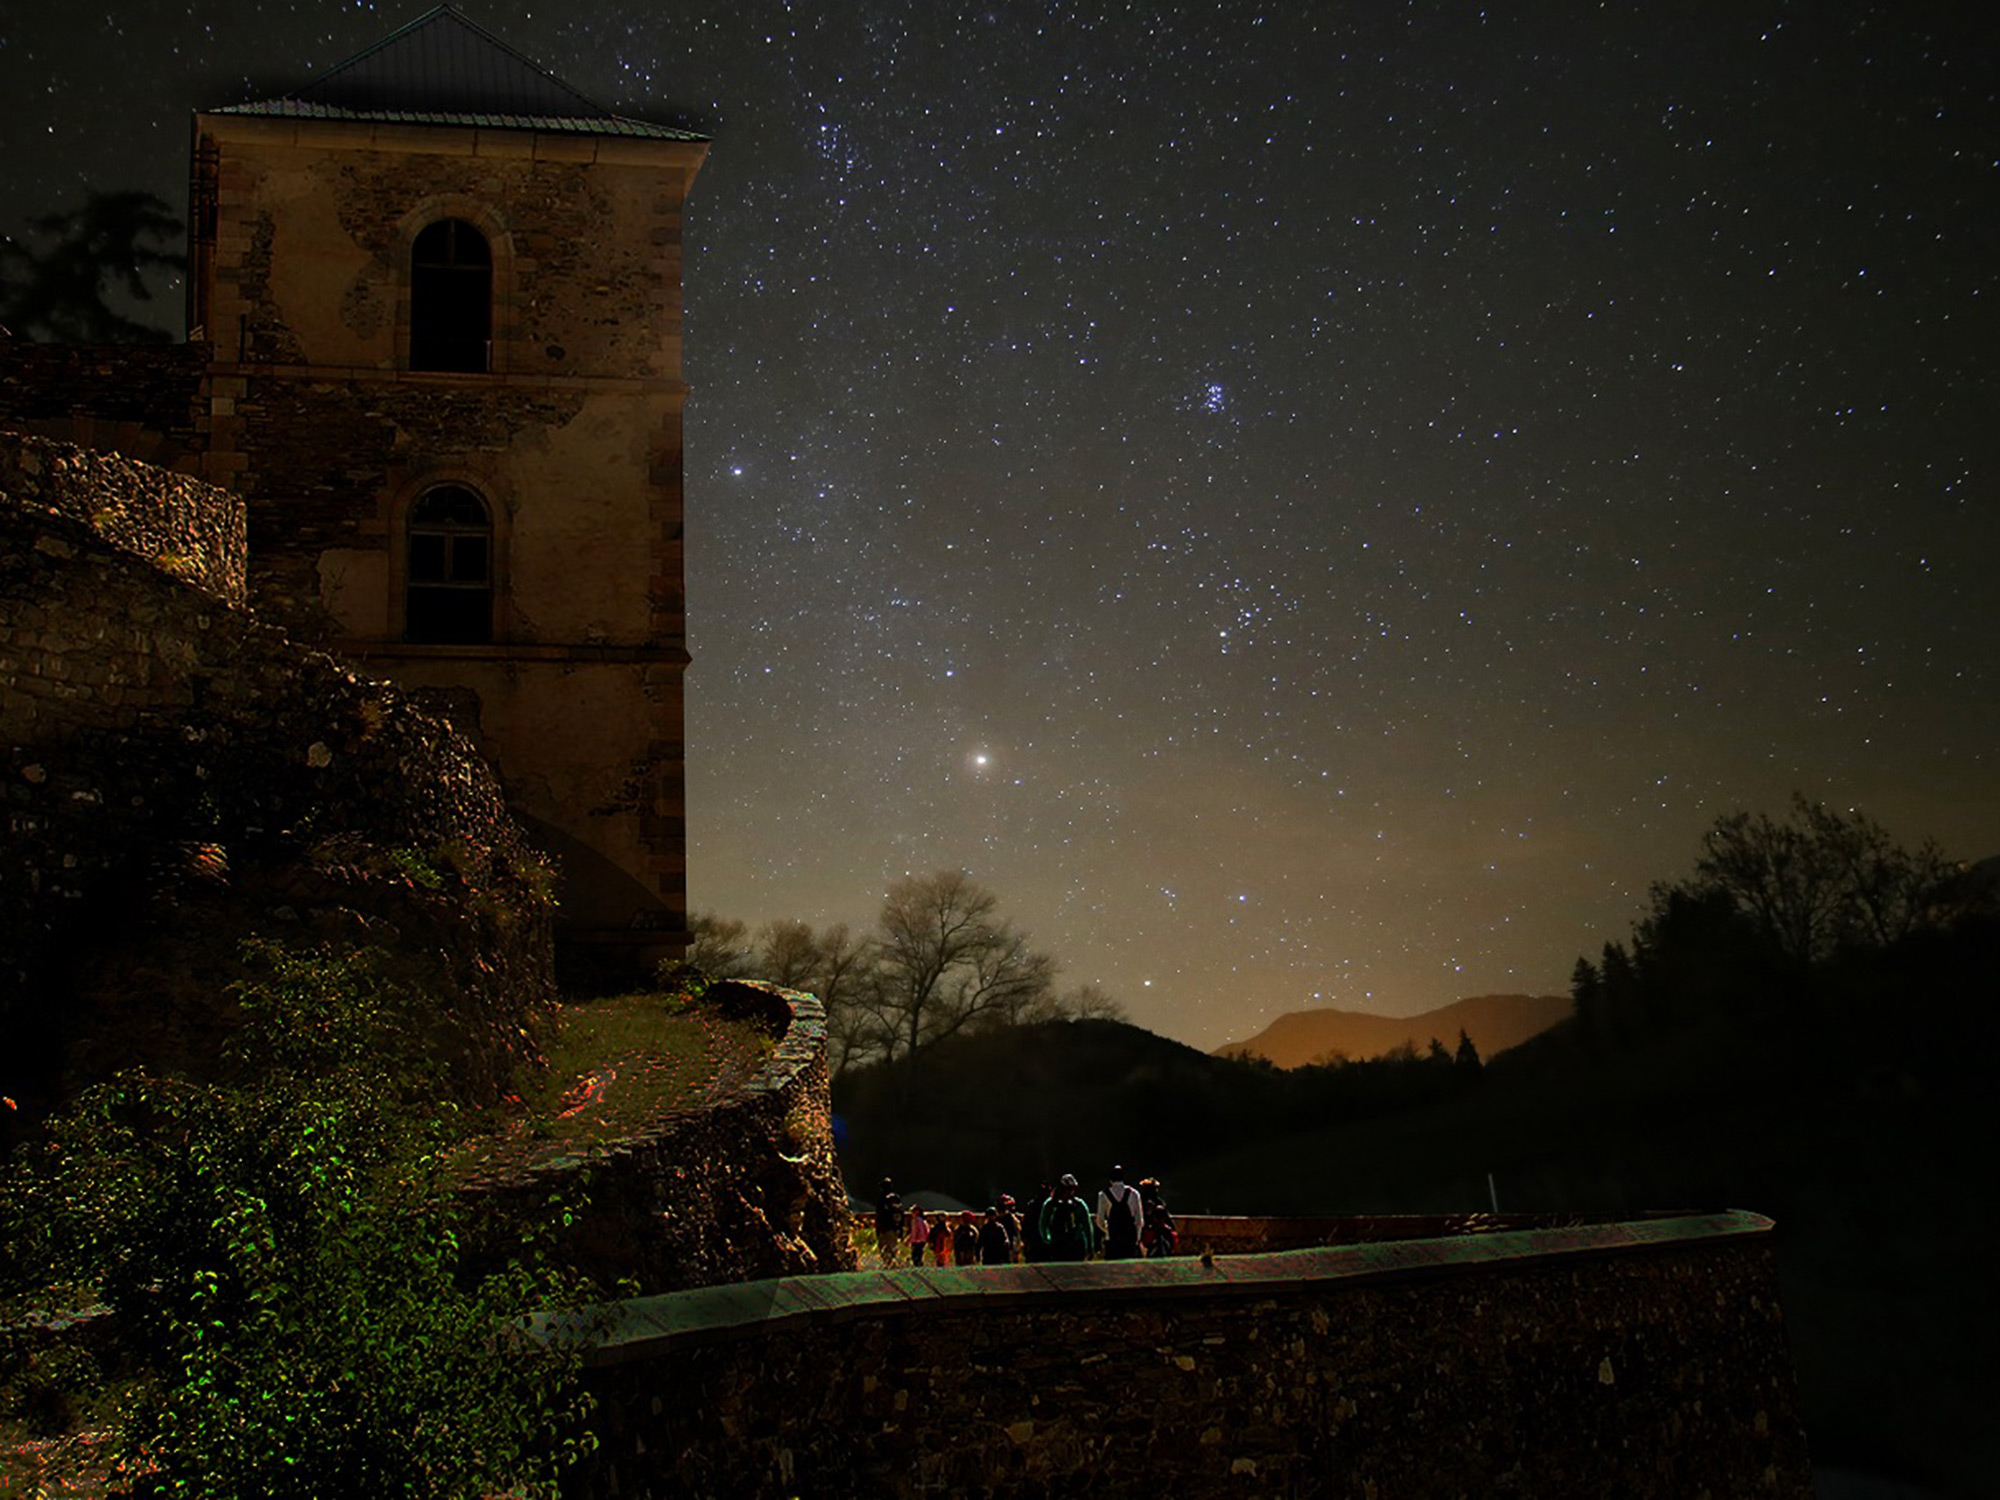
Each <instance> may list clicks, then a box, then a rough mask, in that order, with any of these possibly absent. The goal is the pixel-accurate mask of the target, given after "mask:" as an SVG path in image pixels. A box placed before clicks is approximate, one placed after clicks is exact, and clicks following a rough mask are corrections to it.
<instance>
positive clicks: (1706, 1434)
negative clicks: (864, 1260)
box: [567, 1213, 1811, 1500]
mask: <svg viewBox="0 0 2000 1500" xmlns="http://www.w3.org/2000/svg"><path fill="white" fill-rule="evenodd" d="M1771 1227H1772V1226H1771V1224H1770V1221H1768V1220H1765V1219H1762V1218H1759V1217H1758V1216H1756V1215H1754V1214H1744V1213H1728V1214H1714V1215H1700V1216H1689V1217H1683V1218H1671V1219H1660V1220H1653V1221H1648V1222H1642V1223H1629V1224H1601V1225H1592V1226H1569V1227H1549V1228H1544V1229H1512V1230H1506V1231H1500V1232H1494V1233H1482V1234H1473V1235H1459V1236H1451V1237H1447V1238H1442V1239H1425V1240H1403V1241H1391V1242H1378V1243H1367V1244H1356V1245H1345V1246H1339V1247H1334V1248H1322V1249H1312V1250H1297V1251H1289V1252H1283V1253H1274V1254H1263V1255H1244V1256H1238V1257H1227V1256H1218V1257H1214V1258H1212V1259H1205V1258H1203V1257H1198V1256H1182V1257H1175V1258H1173V1259H1170V1260H1165V1261H1128V1262H1119V1263H1115V1264H1085V1265H1063V1266H1011V1267H993V1268H969V1269H938V1268H930V1269H921V1268H919V1269H905V1270H894V1271H882V1272H871V1273H856V1274H852V1275H842V1276H832V1277H816V1278H811V1279H787V1280H781V1281H767V1282H763V1283H759V1284H755V1285H749V1286H733V1287H727V1288H714V1289H708V1290H703V1291H695V1292H685V1293H680V1294H677V1295H674V1296H666V1297H653V1298H641V1299H637V1300H635V1301H632V1302H628V1303H623V1304H620V1305H619V1307H618V1308H617V1310H616V1314H615V1322H614V1326H613V1327H612V1329H611V1331H610V1333H609V1334H608V1336H605V1337H604V1338H603V1339H602V1341H601V1342H600V1343H599V1345H598V1346H597V1348H596V1350H595V1351H594V1353H593V1355H592V1364H591V1367H590V1369H589V1370H588V1372H587V1376H588V1380H589V1382H590V1385H591V1387H592V1389H593V1390H594V1391H595V1393H596V1394H597V1397H598V1399H599V1401H600V1403H601V1406H600V1412H599V1416H598V1419H597V1422H596V1426H597V1429H598V1432H599V1435H600V1440H601V1447H600V1449H599V1451H598V1452H597V1454H596V1455H594V1457H593V1458H592V1459H591V1460H589V1461H588V1463H587V1465H586V1466H585V1467H583V1468H581V1469H580V1470H578V1471H576V1472H575V1474H574V1476H573V1478H572V1480H571V1481H570V1482H569V1484H568V1486H567V1489H568V1493H569V1494H570V1495H571V1496H573V1497H577V1500H583V1497H592V1500H595V1497H600V1496H606V1497H608V1496H614V1495H616V1496H621V1497H639V1496H656V1497H658V1496H695V1495H703V1496H712V1495H731V1496H764V1495H769V1496H799V1497H806V1500H811V1497H845V1496H864V1495H865V1496H871V1497H882V1496H896V1497H901V1496H910V1497H915V1496H919V1495H942V1494H949V1495H954V1496H966V1497H993V1496H1010V1497H1012V1496H1023V1497H1042V1500H1055V1497H1058V1496H1073V1495H1092V1496H1109V1495H1158V1494H1162V1493H1170V1494H1173V1495H1175V1496H1179V1497H1196V1500H1198V1497H1209V1496H1231V1497H1235V1496H1246V1497H1247V1496H1276V1495H1283V1496H1315V1497H1316V1496H1327V1497H1333V1496H1339V1497H1354V1500H1363V1497H1369V1500H1385V1497H1389V1496H1426V1497H1428V1496H1454V1495H1478V1496H1488V1495H1493V1496H1502V1495H1522V1496H1529V1495H1532V1496H1536V1497H1539V1500H1549V1497H1576V1500H1602V1497H1604V1496H1609V1495H1617V1496H1621V1497H1659V1500H1689V1497H1694V1496H1701V1495H1709V1496H1714V1497H1724V1496H1728V1497H1747V1496H1774V1497H1776V1496H1783V1497H1788V1500H1803V1497H1805V1496H1807V1495H1808V1494H1809V1493H1810V1483H1811V1481H1810V1470H1809V1465H1808V1458H1807V1453H1806V1447H1805V1440H1804V1436H1803V1433H1802V1431H1801V1429H1800V1426H1799V1422H1798V1417H1797V1412H1796V1406H1795V1397H1794V1391H1793V1381H1792V1373H1791V1364H1790V1356H1789V1353H1788V1350H1787V1347H1786V1342H1785V1337H1784V1330H1783V1326H1782V1317H1781V1313H1780V1309H1779V1304H1778V1289H1777V1278H1776V1266H1775V1257H1774V1254H1773V1250H1772V1239H1771V1234H1770V1230H1771Z"/></svg>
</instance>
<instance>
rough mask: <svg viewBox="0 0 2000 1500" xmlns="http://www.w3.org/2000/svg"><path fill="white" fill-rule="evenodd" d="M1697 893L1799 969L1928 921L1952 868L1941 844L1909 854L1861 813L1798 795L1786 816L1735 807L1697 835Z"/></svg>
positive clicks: (1883, 941)
mask: <svg viewBox="0 0 2000 1500" xmlns="http://www.w3.org/2000/svg"><path fill="white" fill-rule="evenodd" d="M1702 849H1703V853H1702V857H1701V859H1700V860H1699V861H1697V863H1696V865H1695V890H1696V892H1697V893H1715V894H1719V895H1721V896H1723V897H1726V898H1727V899H1728V900H1729V901H1730V902H1732V903H1733V904H1734V905H1735V907H1736V908H1737V910H1739V911H1741V912H1742V913H1743V914H1744V915H1745V916H1747V917H1749V918H1750V919H1751V921H1752V922H1754V923H1755V924H1756V926H1757V928H1758V930H1759V931H1760V932H1762V933H1763V935H1764V937H1765V939H1766V940H1767V941H1768V942H1770V943H1771V945H1772V946H1773V947H1774V948H1775V949H1776V950H1777V951H1778V952H1779V953H1781V954H1782V955H1784V957H1785V958H1786V959H1788V960H1789V961H1791V962H1792V963H1794V964H1797V965H1799V966H1801V967H1804V966H1807V965H1810V964H1813V963H1816V962H1818V961H1819V960H1821V959H1824V958H1826V957H1828V956H1830V955H1831V954H1832V953H1833V952H1835V951H1836V950H1837V949H1839V948H1842V947H1862V948H1870V947H1884V946H1886V945H1888V944H1890V943H1893V942H1896V941H1897V940H1898V939H1900V938H1903V937H1906V936H1908V935H1909V933H1911V932H1912V931H1914V930H1915V929H1916V928H1917V927H1918V926H1919V925H1921V924H1922V922H1923V921H1924V920H1925V919H1926V917H1927V915H1928V914H1929V912H1930V911H1931V909H1932V907H1933V904H1934V902H1935V899H1936V896H1937V893H1938V891H1939V889H1940V887H1941V886H1942V884H1943V882H1944V880H1945V878H1946V877H1947V876H1948V875H1949V874H1950V871H1951V867H1950V865H1949V864H1948V863H1947V862H1946V861H1945V859H1944V857H1943V856H1942V855H1941V854H1940V853H1939V852H1938V850H1937V846H1936V845H1934V844H1931V843H1925V844H1924V845H1922V846H1921V847H1920V848H1918V849H1917V850H1915V851H1914V852H1912V851H1910V850H1906V849H1903V848H1901V847H1900V846H1899V845H1897V844H1895V843H1894V842H1892V841H1891V840H1890V838H1889V835H1888V833H1887V831H1886V830H1884V829H1883V827H1882V826H1881V825H1880V824H1879V823H1876V822H1874V821H1873V820H1872V819H1870V818H1867V817H1865V816H1863V815H1862V814H1860V813H1858V812H1848V813H1841V812H1836V811H1834V810H1833V809H1831V808H1829V807H1826V806H1825V805H1823V804H1821V803H1817V802H1812V801H1809V800H1808V799H1807V798H1806V797H1805V796H1804V795H1803V794H1802V793H1796V792H1795V793H1793V795H1792V815H1791V817H1790V818H1788V819H1785V820H1783V821H1780V820H1778V819H1775V818H1773V817H1771V816H1770V814H1768V813H1756V814H1751V813H1732V814H1730V815H1728V816H1726V817H1722V818H1718V819H1717V820H1716V823H1715V826H1714V827H1713V828H1711V829H1710V830H1709V831H1708V833H1707V834H1705V835H1704V836H1703V839H1702Z"/></svg>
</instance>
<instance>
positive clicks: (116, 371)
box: [0, 338, 208, 473]
mask: <svg viewBox="0 0 2000 1500" xmlns="http://www.w3.org/2000/svg"><path fill="white" fill-rule="evenodd" d="M207 370H208V346H207V345H205V344H166V345H148V344H83V345H73V344H36V343H30V342H29V341H28V340H26V339H8V338H0V428H5V429H8V430H10V431H15V432H27V433H33V434H36V435H37V436H41V437H49V438H56V439H59V440H62V441H64V442H71V443H81V444H82V445H83V446H85V447H86V448H96V449H101V450H103V451H105V452H108V453H117V454H121V455H123V456H124V457H126V458H134V459H138V460H140V461H142V462H145V463H150V464H158V465H160V466H161V467H163V468H169V469H175V470H178V471H180V472H183V473H196V472H199V469H200V465H201V455H202V453H203V451H204V449H205V447H206V442H207V440H206V436H205V428H206V420H207V418H206V412H205V411H204V410H203V406H204V403H203V400H202V394H201V392H202V381H203V378H204V377H205V375H206V374H207Z"/></svg>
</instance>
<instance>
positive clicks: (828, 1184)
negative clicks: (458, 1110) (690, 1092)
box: [466, 980, 854, 1293]
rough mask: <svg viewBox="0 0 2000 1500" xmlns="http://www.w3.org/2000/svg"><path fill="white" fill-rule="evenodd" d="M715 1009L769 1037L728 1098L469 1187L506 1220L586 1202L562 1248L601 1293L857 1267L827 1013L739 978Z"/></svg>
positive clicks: (724, 987)
mask: <svg viewBox="0 0 2000 1500" xmlns="http://www.w3.org/2000/svg"><path fill="white" fill-rule="evenodd" d="M708 1002H709V1003H711V1004H715V1005H719V1006H721V1007H723V1008H724V1010H725V1011H726V1012H728V1013H732V1014H734V1015H737V1016H742V1017H747V1018H750V1019H754V1020H756V1021H758V1022H759V1023H761V1024H762V1025H764V1026H765V1027H767V1028H768V1029H769V1031H770V1034H771V1036H772V1039H773V1043H774V1045H773V1048H772V1051H771V1054H770V1056H769V1057H767V1058H766V1059H765V1061H764V1065H763V1067H762V1069H761V1070H759V1072H758V1073H757V1074H756V1076H755V1077H753V1078H751V1079H750V1080H749V1082H748V1083H747V1084H745V1085H744V1087H743V1088H742V1089H741V1090H740V1091H739V1092H738V1093H737V1095H736V1096H735V1097H734V1098H732V1099H730V1100H729V1101H727V1102H725V1103H723V1104H721V1105H718V1106H714V1107H711V1108H706V1109H697V1110H686V1111H682V1112H680V1113H676V1114H671V1115H667V1116H664V1117H663V1118H662V1119H660V1120H659V1121H658V1122H657V1123H656V1124H655V1125H653V1126H652V1127H651V1128H649V1129H647V1130H645V1131H643V1132H641V1133H639V1134H637V1135H634V1136H631V1137H629V1138H627V1139H625V1140H622V1141H618V1142H615V1143H613V1144H611V1145H609V1146H607V1147H605V1148H604V1149H602V1150H600V1151H598V1152H596V1153H594V1154H592V1155H590V1156H588V1157H566V1158H563V1159H561V1160H559V1161H556V1162H552V1163H548V1164H545V1165H540V1166H537V1167H534V1168H531V1169H522V1170H513V1171H509V1172H507V1173H504V1174H499V1175H494V1176H489V1177H484V1178H480V1179H475V1180H473V1181H470V1182H468V1183H467V1184H466V1190H467V1191H468V1192H469V1193H471V1194H474V1195H476V1196H478V1197H482V1198H484V1199H485V1200H486V1201H487V1203H488V1204H489V1205H490V1207H491V1209H492V1211H493V1212H494V1213H495V1214H497V1215H499V1216H501V1217H502V1218H504V1219H507V1220H509V1221H513V1220H523V1219H533V1218H535V1217H537V1216H539V1215H541V1214H542V1212H543V1211H544V1208H545V1205H547V1204H548V1203H549V1202H550V1200H551V1199H552V1198H555V1199H559V1200H560V1201H561V1202H562V1203H564V1204H565V1205H566V1206H568V1207H571V1208H575V1207H576V1206H577V1205H581V1208H580V1211H578V1212H577V1215H576V1218H575V1222H574V1223H573V1224H572V1225H571V1226H570V1228H569V1229H568V1230H567V1232H565V1233H564V1234H563V1236H562V1237H561V1239H560V1242H559V1253H560V1254H561V1255H562V1257H563V1258H564V1259H565V1260H566V1261H567V1262H568V1263H569V1264H571V1265H572V1266H574V1267H576V1268H577V1269H578V1270H580V1271H583V1272H584V1273H586V1274H588V1275H590V1276H592V1277H594V1278H596V1279H597V1281H598V1282H599V1283H600V1284H601V1285H605V1286H611V1285H615V1284H617V1283H618V1282H619V1281H620V1280H621V1279H624V1278H630V1279H631V1280H632V1281H633V1282H635V1283H636V1284H637V1287H638V1290H639V1291H641V1292H648V1293H650V1292H666V1291H674V1290H679V1289H682V1288H686V1287H699V1286H713V1285H718V1284H721V1283H727V1282H743V1281H756V1280H759V1279H762V1278H767V1277H773V1276H792V1275H803V1274H809V1273H816V1272H824V1271H845V1270H852V1269H853V1268H854V1250H853V1246H852V1244H851V1242H850V1237H849V1233H848V1228H849V1224H848V1212H847V1190H846V1188H845V1187H844V1186H843V1184H842V1182H841V1177H840V1167H839V1163H838V1162H837V1161H836V1159H835V1155H834V1143H833V1113H832V1109H833V1106H832V1089H831V1083H830V1079H829V1074H828V1069H827V1055H826V1012H825V1010H824V1009H823V1008H822V1007H821V1005H820V1003H819V1001H818V1000H816V999H814V998H813V997H812V996H811V995H808V994H804V993H802V992H800V991H797V990H787V989H780V988H779V987H778V986H776V985H769V984H761V983H755V982H751V981H743V980H731V981H728V982H726V983H723V984H718V985H716V986H714V987H713V988H712V989H711V990H710V991H709V992H708ZM504 1238H505V1237H504V1236H503V1239H504Z"/></svg>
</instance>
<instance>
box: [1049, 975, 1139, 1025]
mask: <svg viewBox="0 0 2000 1500" xmlns="http://www.w3.org/2000/svg"><path fill="white" fill-rule="evenodd" d="M1056 1010H1057V1012H1058V1013H1059V1014H1060V1015H1061V1016H1062V1017H1063V1018H1064V1019H1065V1020H1070V1021H1125V1020H1130V1019H1131V1017H1130V1016H1129V1014H1128V1013H1127V1012H1126V1009H1125V1006H1124V1004H1123V1002H1121V1001H1119V1000H1115V999H1113V998H1112V996H1111V993H1110V992H1109V991H1108V990H1106V989H1105V988H1104V987H1103V986H1102V985H1097V984H1080V985H1078V986H1077V987H1076V988H1075V989H1073V990H1071V991H1069V992H1068V993H1067V994H1065V995H1064V996H1063V997H1062V998H1061V999H1060V1000H1058V1001H1057V1002H1056Z"/></svg>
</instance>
